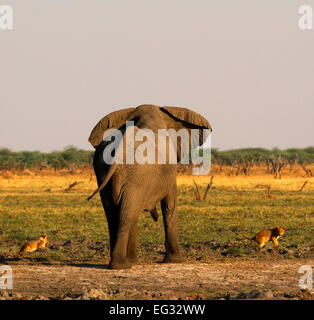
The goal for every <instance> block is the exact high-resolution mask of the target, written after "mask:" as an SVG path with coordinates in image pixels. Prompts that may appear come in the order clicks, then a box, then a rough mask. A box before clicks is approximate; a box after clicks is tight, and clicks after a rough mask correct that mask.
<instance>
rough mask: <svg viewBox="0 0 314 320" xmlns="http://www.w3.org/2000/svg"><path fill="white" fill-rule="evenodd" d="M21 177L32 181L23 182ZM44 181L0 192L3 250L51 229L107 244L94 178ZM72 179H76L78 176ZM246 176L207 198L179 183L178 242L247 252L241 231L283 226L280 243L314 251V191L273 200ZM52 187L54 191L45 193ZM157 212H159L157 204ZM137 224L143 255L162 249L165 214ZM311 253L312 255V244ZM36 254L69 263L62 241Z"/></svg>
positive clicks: (60, 236)
mask: <svg viewBox="0 0 314 320" xmlns="http://www.w3.org/2000/svg"><path fill="white" fill-rule="evenodd" d="M23 179H29V180H30V181H29V183H24V182H23V183H22V181H23ZM40 179H41V178H40V177H35V178H28V177H25V178H21V179H20V180H19V181H17V182H16V184H14V183H13V181H12V183H6V184H5V183H3V185H2V187H1V191H0V255H2V254H3V253H4V252H8V250H9V251H10V250H11V252H14V251H17V250H18V248H19V246H20V245H21V244H22V243H24V242H25V241H27V240H31V239H38V237H39V236H40V235H41V234H42V233H47V234H48V237H49V240H50V244H54V243H58V244H60V243H63V242H65V241H67V240H70V239H81V240H82V239H92V240H93V241H95V242H97V241H101V242H108V241H109V235H108V227H107V221H106V218H105V214H104V212H103V209H102V206H101V202H100V200H99V198H98V197H95V198H94V199H93V200H92V201H86V197H87V196H88V195H89V194H90V191H91V190H92V189H93V188H94V184H95V182H90V181H89V180H88V179H85V180H84V182H83V183H82V185H80V186H79V187H77V188H74V189H73V190H71V192H68V193H66V192H64V191H63V189H62V188H63V187H62V188H61V187H59V185H58V183H60V185H61V184H62V185H65V186H66V185H67V183H68V180H66V182H65V181H63V180H62V183H61V180H60V181H59V182H53V181H54V180H53V178H52V180H51V181H52V182H50V183H49V182H47V181H41V180H40ZM56 179H57V178H56ZM59 179H61V178H60V177H59ZM62 179H65V178H62ZM67 179H72V180H71V181H73V180H75V178H74V177H70V178H67ZM81 179H82V178H81ZM242 180H243V179H242ZM242 180H239V181H238V182H237V181H236V180H235V182H234V184H232V185H230V184H225V185H224V182H223V181H222V182H221V183H217V186H215V187H214V188H212V190H211V191H210V193H209V194H208V197H207V199H206V201H203V202H198V201H196V200H195V193H194V187H193V185H192V183H190V180H188V181H187V182H184V181H183V183H182V181H181V183H179V186H178V214H179V240H180V243H181V245H183V246H184V245H185V244H195V245H196V244H202V245H204V246H206V244H207V243H209V242H213V241H214V242H217V243H219V244H220V245H223V244H226V243H233V244H237V243H238V244H239V246H240V247H237V245H235V248H234V249H232V248H227V249H226V250H224V251H223V250H222V252H227V253H228V250H229V253H228V254H227V256H230V257H231V256H242V257H243V256H244V257H245V256H249V255H250V254H251V252H252V250H251V248H254V246H255V244H254V243H250V242H248V241H245V240H241V239H240V238H239V236H237V234H236V232H237V233H239V234H244V235H248V236H253V235H254V234H255V233H256V232H258V231H260V230H262V229H265V228H271V227H274V226H276V225H282V226H286V227H287V228H288V231H287V233H286V235H285V236H284V237H282V238H281V239H279V244H280V247H281V248H290V247H291V246H295V245H297V246H298V247H297V249H295V252H296V251H297V250H299V249H298V248H300V247H301V248H303V247H311V248H313V238H314V237H313V236H314V234H313V229H314V228H313V226H314V213H313V191H312V189H311V188H308V189H306V190H304V191H303V192H302V193H298V192H292V191H291V190H290V189H289V188H287V190H285V188H278V189H276V188H272V192H271V195H272V197H271V198H268V197H267V196H266V195H265V190H261V189H256V188H254V187H252V186H247V185H243V184H242V182H243V181H242ZM253 182H254V181H253ZM53 183H55V185H54V184H53ZM237 183H238V184H237ZM51 184H52V185H53V189H52V191H51V192H45V191H44V190H45V189H46V188H47V187H49V186H51ZM252 185H254V183H252ZM201 189H202V192H204V189H205V184H201ZM158 211H159V213H160V207H158ZM138 229H139V243H140V246H141V245H142V246H147V250H146V249H143V250H141V252H142V254H143V255H144V256H145V255H146V256H148V257H149V255H150V252H151V250H152V249H151V248H152V247H154V246H158V249H156V250H159V251H160V250H163V249H159V248H160V246H163V243H164V229H163V223H162V216H161V213H160V219H159V220H158V222H157V223H155V222H154V221H153V220H152V218H151V216H150V215H149V214H148V213H143V214H141V216H140V218H139V223H138ZM235 231H236V232H235ZM243 243H245V244H246V247H245V248H242V247H241V245H242V244H243ZM269 247H271V246H269ZM161 248H162V247H161ZM77 250H78V251H79V254H77V257H79V258H80V259H82V260H84V259H85V260H88V259H93V257H94V256H95V250H94V249H93V248H88V247H86V248H85V247H84V248H81V249H77ZM154 250H155V249H154ZM186 252H187V254H188V255H189V256H190V257H191V258H199V257H201V258H202V256H204V255H205V253H204V252H203V253H202V250H200V252H199V250H198V249H197V247H196V248H195V249H193V250H192V249H191V248H190V249H187V250H186ZM206 254H207V253H206ZM307 254H308V255H309V254H312V255H313V249H312V251H311V253H307ZM32 255H33V256H34V257H38V258H40V257H41V258H42V259H52V260H64V259H66V257H67V255H68V251H66V250H63V248H62V246H61V247H60V248H59V249H57V250H50V251H49V252H48V253H47V254H46V255H45V256H43V254H42V253H33V254H32ZM45 257H46V258H45Z"/></svg>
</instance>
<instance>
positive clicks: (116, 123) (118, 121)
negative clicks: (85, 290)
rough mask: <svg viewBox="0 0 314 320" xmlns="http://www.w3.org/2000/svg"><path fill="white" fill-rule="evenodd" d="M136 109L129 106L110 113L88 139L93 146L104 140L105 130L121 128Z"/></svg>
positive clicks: (97, 125)
mask: <svg viewBox="0 0 314 320" xmlns="http://www.w3.org/2000/svg"><path fill="white" fill-rule="evenodd" d="M134 110H135V108H127V109H122V110H118V111H114V112H112V113H109V114H108V115H107V116H105V117H104V118H102V119H101V120H100V121H99V122H98V123H97V124H96V126H95V127H94V129H93V130H92V132H91V134H90V136H89V138H88V141H89V142H90V143H91V144H92V146H93V147H97V146H98V145H99V144H100V143H101V142H102V141H103V137H104V132H105V131H106V130H108V129H119V128H120V127H121V126H123V124H124V123H125V122H126V121H127V119H128V117H129V115H130V114H131V113H132V112H133V111H134Z"/></svg>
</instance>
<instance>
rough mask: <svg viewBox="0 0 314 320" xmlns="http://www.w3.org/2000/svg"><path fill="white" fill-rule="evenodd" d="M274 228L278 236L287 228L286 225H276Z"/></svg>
mask: <svg viewBox="0 0 314 320" xmlns="http://www.w3.org/2000/svg"><path fill="white" fill-rule="evenodd" d="M275 229H276V231H277V232H278V235H279V236H282V235H283V234H284V233H285V231H286V230H287V228H286V227H278V226H277V227H276V228H275Z"/></svg>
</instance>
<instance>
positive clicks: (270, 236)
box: [245, 226, 287, 248]
mask: <svg viewBox="0 0 314 320" xmlns="http://www.w3.org/2000/svg"><path fill="white" fill-rule="evenodd" d="M286 230H287V228H285V227H278V226H277V227H275V228H273V229H265V230H262V231H260V232H258V233H257V234H256V235H255V236H254V237H252V238H249V237H245V238H246V239H249V240H254V241H256V242H257V243H258V246H259V247H260V248H263V247H264V245H265V244H266V243H267V242H268V241H269V240H271V241H272V243H273V244H274V246H275V247H277V246H278V238H279V237H281V236H282V235H283V234H284V233H285V231H286Z"/></svg>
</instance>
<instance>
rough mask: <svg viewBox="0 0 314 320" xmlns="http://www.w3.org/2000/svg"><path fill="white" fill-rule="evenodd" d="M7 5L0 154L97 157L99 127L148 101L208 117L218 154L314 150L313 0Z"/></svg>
mask: <svg viewBox="0 0 314 320" xmlns="http://www.w3.org/2000/svg"><path fill="white" fill-rule="evenodd" d="M3 1H4V0H3ZM3 1H2V0H0V5H1V4H8V5H11V6H12V7H13V11H14V29H13V30H11V31H1V30H0V58H1V69H0V70H1V71H0V90H1V91H0V93H1V95H0V147H9V148H11V149H13V150H42V151H51V150H54V149H61V148H64V147H65V146H67V145H70V144H72V145H75V146H78V147H80V148H84V149H92V147H91V146H90V145H89V143H88V141H87V139H88V136H89V133H90V131H91V129H92V128H93V126H94V125H95V124H96V123H97V122H98V120H100V118H102V117H103V116H104V115H106V114H108V113H109V112H111V111H113V110H116V109H118V108H123V107H130V106H137V105H140V104H144V103H152V104H156V105H174V106H182V107H188V108H191V109H193V110H195V111H197V112H199V113H201V114H202V115H204V116H205V117H206V118H207V119H208V120H209V122H210V123H211V125H212V127H213V130H214V132H213V136H212V144H213V146H214V147H218V148H220V149H228V148H239V147H253V146H256V147H267V148H271V147H281V148H287V147H305V146H309V145H313V137H314V131H313V120H314V30H307V31H301V30H300V29H299V28H298V19H299V17H300V15H299V13H298V8H299V6H300V5H301V4H309V5H311V6H312V8H313V9H314V0H307V1H287V0H276V1H273V0H237V1H234V0H228V1H227V0H211V1H209V0H193V1H192V0H171V1H169V0H154V1H151V0H133V1H129V0H110V1H109V0H107V1H99V0H88V1H81V0H67V1H65V0H53V1H52V0H51V1H42V0H37V1H35V0H28V1H21V0H16V1H12V0H6V1H4V3H3Z"/></svg>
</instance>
